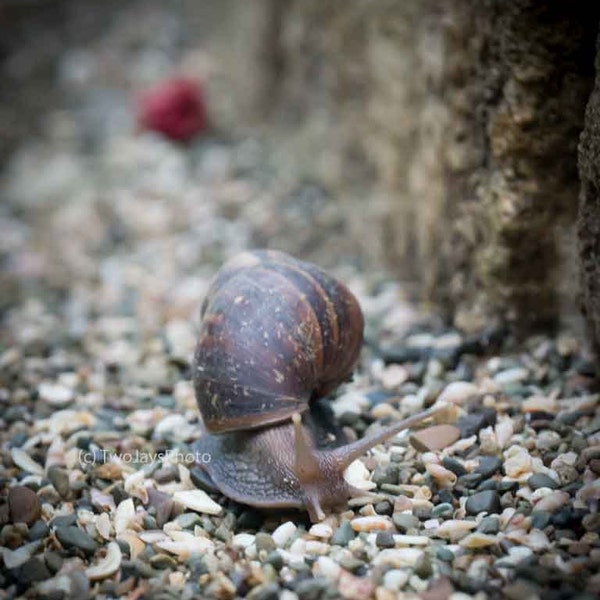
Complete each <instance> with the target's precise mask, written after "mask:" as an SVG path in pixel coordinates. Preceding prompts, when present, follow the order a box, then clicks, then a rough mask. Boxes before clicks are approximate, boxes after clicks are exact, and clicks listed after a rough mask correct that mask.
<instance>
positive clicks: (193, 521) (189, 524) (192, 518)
mask: <svg viewBox="0 0 600 600" xmlns="http://www.w3.org/2000/svg"><path fill="white" fill-rule="evenodd" d="M175 521H176V522H177V523H178V524H179V525H181V527H182V528H183V529H193V528H194V525H197V524H198V523H200V522H201V519H200V515H198V514H197V513H183V514H182V515H179V516H178V517H177V518H176V519H175Z"/></svg>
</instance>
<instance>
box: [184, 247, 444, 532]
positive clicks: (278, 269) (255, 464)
mask: <svg viewBox="0 0 600 600" xmlns="http://www.w3.org/2000/svg"><path fill="white" fill-rule="evenodd" d="M363 327H364V321H363V316H362V312H361V310H360V306H359V304H358V301H357V300H356V298H355V297H354V295H353V294H352V293H351V292H350V291H349V290H348V288H346V287H345V286H344V285H343V284H342V283H341V282H339V281H337V280H336V279H334V278H333V277H331V276H329V275H327V274H326V273H325V272H324V271H322V270H321V269H319V268H318V267H316V266H315V265H313V264H310V263H307V262H303V261H299V260H296V259H294V258H292V257H291V256H288V255H286V254H284V253H282V252H276V251H255V252H248V253H244V254H242V255H240V256H239V257H237V258H235V259H233V260H232V261H230V262H228V263H227V264H225V265H224V266H223V267H222V268H221V270H220V271H219V272H218V273H217V276H216V277H215V280H214V281H213V284H212V286H211V288H210V290H209V292H208V295H207V297H206V299H205V301H204V303H203V307H202V324H201V328H200V335H199V340H198V344H197V348H196V352H195V356H194V365H193V377H194V387H195V392H196V399H197V402H198V406H199V408H200V412H201V414H202V419H203V422H204V427H205V429H206V432H205V433H203V435H202V436H201V438H200V440H199V442H198V446H197V447H198V450H199V451H201V452H202V453H208V454H210V456H211V460H210V461H208V462H206V463H203V464H202V465H201V467H202V468H203V469H204V471H205V475H206V477H207V480H208V481H209V483H210V485H211V486H212V487H214V488H216V489H218V490H219V491H220V492H222V493H223V494H224V495H226V496H228V497H230V498H232V499H234V500H236V501H238V502H241V503H244V504H249V505H253V506H257V507H265V508H300V509H306V510H308V512H309V515H310V518H311V520H313V521H317V520H321V519H323V518H324V516H325V515H324V512H323V508H324V507H327V508H329V507H336V506H341V505H343V504H344V503H345V502H346V501H347V499H348V498H349V497H352V496H356V495H365V492H364V490H360V489H356V488H353V487H352V486H351V485H350V484H349V483H348V482H347V481H346V480H345V479H344V476H343V475H344V471H345V469H346V468H347V467H348V466H349V465H350V463H351V462H353V461H354V460H355V459H356V458H358V457H359V456H361V455H362V454H364V453H365V452H366V451H367V450H369V449H370V448H372V447H373V446H375V445H376V444H378V443H380V442H382V441H384V440H385V439H388V438H390V437H392V436H393V435H395V434H396V433H398V432H399V431H401V430H403V429H405V428H407V427H411V426H413V425H415V424H417V423H419V422H421V421H422V420H424V419H426V418H428V417H429V416H431V415H432V414H433V413H434V412H436V411H431V410H430V411H425V412H424V413H420V414H419V415H415V416H413V417H411V418H409V419H406V420H405V421H402V422H399V423H396V424H394V425H392V426H391V427H388V428H386V429H384V430H383V431H380V432H377V433H375V434H373V435H371V436H369V437H367V438H363V439H361V440H358V441H355V442H352V443H349V444H344V442H345V440H344V439H343V436H342V435H341V434H340V431H339V429H334V430H332V431H331V432H330V434H329V435H323V431H325V432H327V431H328V429H327V427H328V426H325V425H324V421H323V418H322V416H321V413H319V411H318V410H315V407H316V406H317V404H318V400H319V399H321V398H323V397H325V396H326V395H327V394H329V393H330V392H331V391H333V390H334V389H335V388H336V387H337V386H338V385H340V384H341V383H342V382H344V381H345V380H347V379H348V378H349V377H350V375H351V373H352V370H353V368H354V366H355V363H356V361H357V359H358V355H359V353H360V349H361V345H362V340H363ZM340 444H343V445H340Z"/></svg>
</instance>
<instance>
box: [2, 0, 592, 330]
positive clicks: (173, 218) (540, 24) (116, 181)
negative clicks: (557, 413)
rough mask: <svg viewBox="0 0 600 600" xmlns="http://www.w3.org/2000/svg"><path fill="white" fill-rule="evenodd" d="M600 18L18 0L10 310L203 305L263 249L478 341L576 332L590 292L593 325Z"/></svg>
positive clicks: (431, 4) (9, 121) (497, 5)
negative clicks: (224, 270) (222, 279)
mask: <svg viewBox="0 0 600 600" xmlns="http://www.w3.org/2000/svg"><path fill="white" fill-rule="evenodd" d="M599 18H600V7H597V6H595V5H594V3H585V2H571V3H568V5H562V4H560V5H559V4H558V3H556V4H554V3H550V4H546V3H539V2H533V1H526V0H516V1H514V2H511V3H504V2H499V1H494V0H486V1H484V2H476V1H474V0H459V1H457V2H453V3H444V2H440V1H434V0H426V1H417V0H409V1H406V2H402V3H400V2H391V1H389V0H376V1H374V2H369V3H365V2H361V1H360V0H350V1H346V2H341V1H338V0H334V1H331V2H326V3H324V2H320V1H318V0H304V1H299V0H281V1H277V0H254V1H253V2H234V1H232V0H202V1H191V0H177V1H175V0H170V1H169V0H161V1H152V0H144V1H141V0H139V1H135V0H130V1H126V2H123V1H112V0H106V1H103V2H98V1H91V0H77V1H75V0H22V1H10V0H9V1H6V0H5V1H4V2H2V4H0V57H1V66H0V68H1V77H2V85H1V86H0V156H1V165H0V168H1V171H0V194H1V198H2V204H1V208H0V260H1V264H2V274H1V278H2V281H1V283H2V300H1V305H2V308H3V309H7V308H13V309H14V307H18V308H17V313H19V311H21V313H23V312H27V311H29V313H28V314H29V317H28V318H30V320H31V319H33V318H34V317H35V315H36V314H38V315H41V314H43V312H44V311H43V310H42V309H41V308H40V305H39V304H36V301H35V300H36V299H37V300H38V301H40V299H41V302H42V304H45V305H47V304H48V303H52V302H55V303H56V304H55V307H54V309H51V310H50V312H51V313H52V312H53V311H54V312H56V313H57V314H60V315H62V316H63V317H65V318H66V319H67V322H68V326H69V327H70V328H71V329H72V330H73V332H77V331H84V330H85V328H86V327H87V324H88V320H89V319H90V318H93V316H94V315H95V314H96V315H97V314H111V315H131V314H136V315H137V316H138V317H139V318H141V320H142V322H144V319H146V320H147V321H148V323H149V324H150V323H151V324H153V325H156V322H157V321H165V320H166V321H169V319H172V318H182V319H187V318H189V317H190V316H191V315H195V314H197V313H196V312H194V311H197V309H198V307H199V304H200V301H201V298H202V297H203V295H204V293H205V291H206V286H207V282H208V281H209V279H210V276H211V275H212V274H213V272H214V270H215V269H216V268H217V267H218V266H219V265H220V264H221V263H222V261H224V260H226V259H227V258H229V257H230V256H232V255H233V254H235V253H237V252H239V251H240V250H243V249H245V248H249V247H271V248H278V249H282V250H286V251H288V252H291V253H293V254H295V255H296V256H298V257H301V258H304V259H308V260H312V261H314V262H317V263H319V264H320V265H322V266H324V267H326V268H329V269H332V270H333V271H334V272H336V273H338V274H340V275H342V276H343V277H344V278H346V279H347V280H349V281H350V282H351V283H352V285H353V286H354V287H355V289H357V293H359V294H360V293H362V294H364V295H365V296H366V295H368V294H373V293H381V292H382V290H383V291H385V290H386V289H387V290H393V291H390V292H389V294H391V296H390V297H397V298H398V299H400V298H402V300H407V299H408V300H411V301H414V302H416V303H417V304H418V305H419V307H420V308H421V309H424V310H429V311H432V312H435V313H436V314H439V315H440V316H441V319H442V321H443V322H444V323H446V324H453V325H454V326H456V327H457V328H458V329H460V330H462V331H465V332H475V331H479V330H481V329H483V328H485V327H488V326H489V325H490V323H496V322H508V323H509V324H511V325H512V326H513V327H514V328H515V329H516V330H517V331H523V332H524V331H529V330H535V329H542V330H544V331H553V330H554V329H555V328H556V327H557V326H559V325H566V326H568V327H570V328H573V329H575V330H576V331H580V332H581V331H582V329H583V319H582V317H581V304H582V298H583V300H584V301H585V300H586V298H587V299H588V302H587V306H588V316H589V318H590V320H591V321H590V322H591V324H592V327H591V331H593V329H594V326H595V325H596V326H597V324H598V320H597V318H598V316H597V315H598V308H597V302H596V301H594V300H593V298H594V293H595V292H594V291H593V290H592V291H589V288H590V285H591V284H590V283H589V281H591V280H593V278H594V276H595V273H596V271H597V265H596V263H597V261H595V258H594V256H595V255H594V253H593V252H591V253H590V252H587V254H586V253H585V252H582V251H581V250H580V251H578V246H577V244H578V242H577V227H576V220H577V213H578V203H579V202H580V200H579V198H580V195H581V194H582V192H581V190H582V185H583V184H585V182H586V181H587V180H586V177H587V178H588V179H589V181H590V182H591V183H592V184H593V179H594V177H595V175H594V172H593V169H592V170H591V171H589V170H585V169H583V170H582V167H581V164H580V169H578V162H577V160H578V159H577V148H578V143H579V139H580V135H581V133H582V131H584V128H587V130H589V131H590V132H591V133H590V135H594V131H595V130H594V127H593V126H594V123H595V121H593V119H592V117H588V119H589V122H588V123H587V124H586V122H585V112H586V106H587V105H588V101H589V99H590V94H592V90H593V88H594V77H595V73H594V61H595V56H596V52H595V41H596V36H597V32H598V22H599ZM593 97H594V96H593V95H592V98H593ZM589 112H590V111H588V113H589ZM584 151H585V148H584ZM592 154H593V153H592ZM592 162H593V157H592ZM582 173H583V174H582ZM590 173H591V174H590ZM584 187H585V185H584ZM586 189H588V190H593V189H595V188H594V185H588V186H587V188H586ZM590 194H591V195H589V197H588V196H586V195H585V193H584V194H583V196H581V203H582V206H583V205H584V204H585V202H586V201H588V200H589V202H590V203H591V205H593V204H594V202H596V200H597V194H596V192H590ZM586 206H587V205H586ZM584 212H585V211H584ZM592 213H593V210H592ZM586 214H587V213H586ZM593 214H596V213H593ZM586 218H587V217H586ZM586 235H589V232H587V233H586V228H585V227H581V226H580V238H581V236H583V237H584V238H585V236H586ZM593 235H596V234H592V236H593ZM596 237H597V235H596ZM581 239H583V238H581ZM584 242H585V240H584ZM596 243H597V242H596ZM592 246H593V242H592ZM580 247H581V242H580ZM583 247H588V246H585V243H583ZM590 256H592V258H591V259H590ZM586 261H587V262H586ZM590 261H591V266H590ZM582 264H583V265H584V268H583V272H584V282H583V286H582V285H581V275H580V273H581V271H582V269H581V265H582ZM585 265H588V266H587V267H585ZM586 273H587V274H588V279H587V280H586V279H585V274H586ZM586 281H587V283H586ZM397 282H400V284H401V285H400V286H398V284H397ZM386 286H387V287H386ZM586 286H587V287H586ZM589 298H592V300H589ZM399 301H400V300H398V302H399ZM594 307H595V308H594ZM594 310H595V311H596V313H595V314H596V317H594ZM36 311H37V312H36ZM17 313H15V311H14V310H13V311H12V312H11V313H10V315H12V316H11V317H10V318H16V317H14V315H15V314H17ZM21 313H19V314H21ZM32 315H33V316H32ZM590 315H591V316H590ZM39 318H40V319H41V318H42V317H39ZM61 318H62V317H61ZM398 318H402V317H398ZM594 319H596V320H594ZM50 321H52V319H50ZM594 324H595V325H594ZM51 329H52V327H51V326H49V329H48V331H50V330H51ZM26 334H27V332H26V331H24V332H22V335H26Z"/></svg>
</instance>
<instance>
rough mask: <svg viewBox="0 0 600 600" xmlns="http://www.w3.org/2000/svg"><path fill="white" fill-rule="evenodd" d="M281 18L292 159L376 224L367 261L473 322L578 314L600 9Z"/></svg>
mask: <svg viewBox="0 0 600 600" xmlns="http://www.w3.org/2000/svg"><path fill="white" fill-rule="evenodd" d="M278 11H279V13H278V17H277V20H276V22H277V24H278V25H277V28H275V29H273V30H271V31H272V32H274V35H275V41H274V43H273V44H272V51H273V53H274V56H275V57H276V63H277V68H278V77H277V79H276V88H277V94H275V95H273V96H272V98H274V101H273V105H274V108H275V109H274V111H273V113H271V114H276V115H277V116H279V117H280V118H281V119H282V121H283V122H285V123H287V124H288V125H289V124H291V125H292V127H291V128H290V130H291V133H289V135H288V137H287V142H286V143H287V146H286V147H285V148H283V147H282V151H284V150H285V149H286V148H287V150H288V151H289V152H290V153H291V154H292V155H293V156H294V159H295V160H296V161H297V162H298V163H300V164H302V165H303V167H302V168H303V169H305V170H306V172H307V173H310V174H311V175H312V176H315V177H317V178H318V179H319V180H320V181H323V182H324V183H325V185H326V186H328V188H329V189H334V190H336V195H337V197H338V198H340V207H341V208H340V210H343V211H344V212H345V213H347V222H348V228H349V231H356V230H360V228H361V227H362V228H363V231H364V229H365V228H368V229H369V231H373V235H368V236H365V235H363V236H362V239H363V240H364V241H363V246H364V253H365V255H367V256H370V257H374V258H375V260H378V259H382V260H385V261H386V262H387V264H388V265H390V266H391V267H392V269H393V270H394V271H395V272H396V274H397V275H398V276H399V277H400V278H402V279H405V280H407V281H412V282H414V283H415V284H416V290H417V291H418V293H419V295H420V296H421V297H422V298H425V299H426V300H429V301H431V302H433V303H434V304H436V305H437V307H441V308H442V309H445V310H446V313H447V315H448V317H449V318H452V317H454V319H455V321H456V322H457V323H458V325H460V326H461V327H464V328H466V329H476V328H479V327H481V326H483V325H484V324H486V323H487V322H488V321H489V319H490V318H494V317H498V318H501V319H504V320H508V321H510V322H513V323H514V324H515V325H517V326H518V329H519V330H523V331H524V330H525V329H527V328H534V327H549V326H550V327H551V326H553V325H554V324H556V322H557V319H558V317H559V315H562V316H563V317H566V318H570V317H576V316H577V314H578V308H577V297H576V290H577V285H576V282H577V276H576V273H577V268H576V266H577V265H576V262H577V259H576V251H575V231H574V222H575V217H576V212H577V208H576V207H577V195H578V190H579V180H578V173H577V143H578V136H579V133H580V131H581V129H582V127H583V115H584V111H585V105H586V102H587V99H588V96H589V93H590V90H591V86H592V83H593V57H594V40H595V37H596V34H597V30H598V22H599V18H600V8H599V7H598V6H596V5H593V4H592V3H585V2H571V3H541V2H535V1H534V0H514V1H512V2H501V1H500V0H483V1H477V0H459V1H457V2H452V3H447V2H442V1H441V0H424V1H421V0H407V1H405V2H401V3H400V2H391V1H388V0H376V1H373V2H370V3H365V2H361V1H360V0H349V1H345V2H342V1H337V0H333V1H331V2H327V3H323V2H319V1H318V0H302V1H300V0H286V2H283V3H280V4H279V5H278ZM365 182H368V184H366V183H365ZM365 186H370V187H367V190H368V191H367V193H368V197H369V198H370V200H369V201H366V200H365V199H364V198H365V197H364V196H362V202H361V194H362V193H364V192H365ZM353 223H354V225H353Z"/></svg>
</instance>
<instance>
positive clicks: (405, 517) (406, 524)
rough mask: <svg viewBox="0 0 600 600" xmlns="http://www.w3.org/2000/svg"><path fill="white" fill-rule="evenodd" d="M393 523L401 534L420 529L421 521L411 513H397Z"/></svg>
mask: <svg viewBox="0 0 600 600" xmlns="http://www.w3.org/2000/svg"><path fill="white" fill-rule="evenodd" d="M392 521H393V522H394V525H395V526H396V528H397V529H398V531H399V532H400V533H406V532H407V531H409V530H410V529H417V528H418V527H419V519H417V517H415V516H414V515H411V514H409V513H395V514H394V515H393V516H392Z"/></svg>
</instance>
